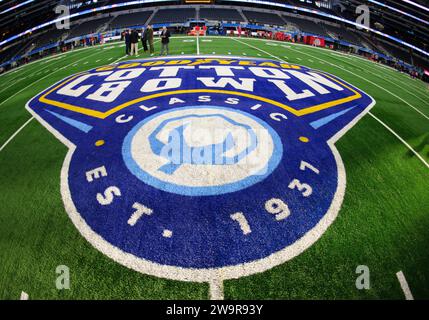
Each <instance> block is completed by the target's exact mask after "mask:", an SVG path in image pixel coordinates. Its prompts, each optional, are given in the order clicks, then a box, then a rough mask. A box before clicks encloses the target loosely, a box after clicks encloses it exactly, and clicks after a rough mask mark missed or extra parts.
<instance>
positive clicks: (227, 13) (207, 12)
mask: <svg viewBox="0 0 429 320" xmlns="http://www.w3.org/2000/svg"><path fill="white" fill-rule="evenodd" d="M200 18H201V19H208V20H217V21H242V20H244V19H243V18H242V17H241V15H240V13H239V12H238V11H237V10H235V9H216V8H201V9H200Z"/></svg>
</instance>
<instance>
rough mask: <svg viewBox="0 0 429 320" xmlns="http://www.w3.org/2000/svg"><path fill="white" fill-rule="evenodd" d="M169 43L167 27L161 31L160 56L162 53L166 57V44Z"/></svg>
mask: <svg viewBox="0 0 429 320" xmlns="http://www.w3.org/2000/svg"><path fill="white" fill-rule="evenodd" d="M169 42H170V31H168V29H167V27H162V31H161V56H162V55H163V54H164V51H165V52H166V53H167V55H168V43H169Z"/></svg>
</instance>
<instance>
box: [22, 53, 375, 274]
mask: <svg viewBox="0 0 429 320" xmlns="http://www.w3.org/2000/svg"><path fill="white" fill-rule="evenodd" d="M373 105H374V101H373V99H372V98H371V97H370V96H368V95H367V94H365V93H364V92H362V91H361V90H359V89H357V88H355V87H353V86H352V85H350V84H347V83H346V82H344V81H343V80H341V79H338V78H337V77H334V76H332V75H329V74H326V73H324V72H321V71H317V70H311V69H308V68H306V67H303V66H298V65H292V64H288V63H280V62H277V61H273V60H266V59H251V58H248V59H243V58H231V57H228V58H226V57H200V56H198V57H183V56H181V57H169V58H165V59H158V58H157V59H149V60H138V61H130V62H124V63H119V64H116V65H109V66H104V67H101V68H97V69H94V70H89V71H87V72H83V73H80V74H77V75H73V76H71V77H69V78H66V79H64V80H63V81H60V82H59V83H57V84H56V85H54V86H53V87H51V88H49V89H47V90H46V91H44V92H42V93H41V94H39V95H37V96H36V97H34V98H33V99H32V100H31V101H30V102H29V103H28V105H27V108H28V110H29V111H30V112H31V113H32V114H33V115H34V116H35V117H36V118H37V119H38V120H39V121H40V122H41V123H42V124H43V125H44V126H45V127H46V128H47V129H48V130H50V131H51V132H52V133H53V134H54V135H55V136H56V137H57V138H58V139H60V141H62V142H63V143H64V144H66V145H67V146H68V147H69V152H68V154H67V156H66V159H65V161H64V164H63V168H62V172H61V193H62V197H63V201H64V205H65V209H66V211H67V213H68V214H69V216H70V218H71V220H72V221H73V223H74V224H75V226H76V227H77V228H78V229H79V231H80V232H81V234H82V235H83V236H84V237H85V238H86V239H87V240H88V241H89V242H90V243H91V244H92V245H93V246H94V247H95V248H97V249H98V250H100V251H101V252H103V253H104V254H106V255H107V256H109V257H111V258H112V259H114V260H115V261H117V262H119V263H121V264H123V265H125V266H127V267H129V268H132V269H134V270H137V271H140V272H143V273H147V274H151V275H155V276H160V277H165V278H170V279H177V280H187V281H200V282H205V281H209V282H210V281H213V280H214V279H230V278H238V277H241V276H245V275H250V274H254V273H257V272H262V271H264V270H267V269H269V268H272V267H273V266H276V265H278V264H281V263H283V262H285V261H287V260H289V259H291V258H293V257H295V256H296V255H298V254H300V253H301V252H303V251H304V250H305V249H307V248H308V247H309V246H311V245H312V244H313V243H314V242H315V241H316V240H317V239H319V238H320V237H321V235H322V234H323V233H324V232H325V231H326V229H327V228H328V227H329V225H330V224H331V223H332V222H333V221H334V219H335V218H336V216H337V214H338V211H339V210H340V207H341V204H342V201H343V196H344V193H345V188H346V180H345V171H344V166H343V163H342V160H341V157H340V155H339V153H338V151H337V149H336V148H335V145H334V143H335V142H336V141H337V140H338V139H339V138H340V137H341V136H342V135H343V134H344V133H345V132H346V131H347V130H349V129H350V128H351V127H352V126H353V125H354V124H355V123H356V122H357V121H358V120H359V119H360V118H361V117H362V116H363V115H364V114H365V113H366V112H368V110H369V109H370V108H371V107H372V106H373Z"/></svg>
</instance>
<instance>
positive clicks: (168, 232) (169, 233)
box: [162, 229, 173, 238]
mask: <svg viewBox="0 0 429 320" xmlns="http://www.w3.org/2000/svg"><path fill="white" fill-rule="evenodd" d="M162 236H163V237H164V238H171V237H172V236H173V231H171V230H168V229H164V231H162Z"/></svg>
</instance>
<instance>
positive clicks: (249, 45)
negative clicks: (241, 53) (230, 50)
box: [232, 38, 285, 62]
mask: <svg viewBox="0 0 429 320" xmlns="http://www.w3.org/2000/svg"><path fill="white" fill-rule="evenodd" d="M232 39H233V40H234V41H237V42H240V43H241V44H244V45H246V46H248V47H250V48H253V49H256V50H259V51H260V52H263V53H265V54H267V55H269V56H271V57H273V58H275V59H277V60H279V61H281V62H285V61H284V60H283V59H281V58H279V57H277V56H275V55H273V54H271V53H269V52H267V51H265V50H262V49H260V48H258V47H255V46H253V45H251V44H248V43H246V42H243V41H240V40H237V39H235V38H232ZM258 56H260V54H258Z"/></svg>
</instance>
